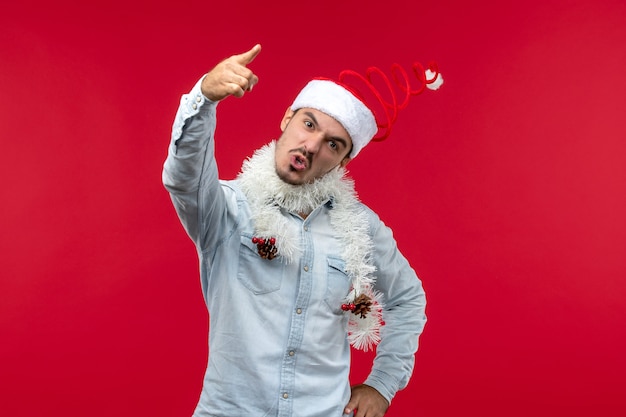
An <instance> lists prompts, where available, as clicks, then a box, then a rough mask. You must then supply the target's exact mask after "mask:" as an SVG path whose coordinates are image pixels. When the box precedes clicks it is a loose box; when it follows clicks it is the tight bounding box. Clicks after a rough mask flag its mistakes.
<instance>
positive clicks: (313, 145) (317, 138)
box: [304, 135, 324, 154]
mask: <svg viewBox="0 0 626 417" xmlns="http://www.w3.org/2000/svg"><path fill="white" fill-rule="evenodd" d="M323 141H324V137H323V135H311V136H310V137H308V138H307V140H306V142H305V143H304V149H306V151H307V152H308V153H311V154H316V153H317V152H319V150H320V147H321V146H322V143H323Z"/></svg>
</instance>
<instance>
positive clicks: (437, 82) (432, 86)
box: [424, 69, 443, 90]
mask: <svg viewBox="0 0 626 417" xmlns="http://www.w3.org/2000/svg"><path fill="white" fill-rule="evenodd" d="M424 74H426V78H427V79H429V80H430V79H432V78H433V77H434V76H435V73H434V72H432V71H431V70H429V69H427V70H426V71H425V72H424ZM441 84H443V77H442V76H441V73H439V74H437V78H435V81H433V82H432V83H430V84H426V87H428V88H429V89H431V90H437V89H438V88H439V87H441Z"/></svg>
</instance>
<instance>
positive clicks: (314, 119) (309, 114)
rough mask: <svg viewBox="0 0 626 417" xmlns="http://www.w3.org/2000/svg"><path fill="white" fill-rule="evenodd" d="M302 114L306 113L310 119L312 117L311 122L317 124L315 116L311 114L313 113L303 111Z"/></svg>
mask: <svg viewBox="0 0 626 417" xmlns="http://www.w3.org/2000/svg"><path fill="white" fill-rule="evenodd" d="M304 114H306V115H307V116H309V117H310V118H311V119H313V123H315V124H316V125H319V123H317V119H316V118H315V116H313V113H311V112H310V111H305V112H304Z"/></svg>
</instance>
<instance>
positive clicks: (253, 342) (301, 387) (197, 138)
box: [163, 82, 426, 417]
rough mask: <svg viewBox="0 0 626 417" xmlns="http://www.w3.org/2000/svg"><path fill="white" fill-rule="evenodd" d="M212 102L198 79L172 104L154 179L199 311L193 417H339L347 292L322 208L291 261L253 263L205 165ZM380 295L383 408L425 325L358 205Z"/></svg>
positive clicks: (405, 280)
mask: <svg viewBox="0 0 626 417" xmlns="http://www.w3.org/2000/svg"><path fill="white" fill-rule="evenodd" d="M216 107H217V104H216V103H213V102H211V101H210V100H208V99H206V98H205V97H204V96H203V95H202V93H201V90H200V82H198V84H196V86H195V87H194V88H193V90H192V91H191V92H190V93H189V94H186V95H184V96H183V97H182V99H181V105H180V107H179V109H178V112H177V115H176V119H175V122H174V126H173V132H172V142H171V144H170V147H169V154H168V158H167V160H166V162H165V166H164V170H163V182H164V184H165V187H166V188H167V190H168V191H169V192H170V194H171V197H172V201H173V202H174V206H175V208H176V211H177V213H178V215H179V217H180V220H181V222H182V224H183V226H184V227H185V229H186V231H187V233H188V234H189V236H190V237H191V239H192V240H193V241H194V243H195V245H196V247H197V250H198V256H199V258H200V276H201V281H202V290H203V293H204V298H205V301H206V305H207V308H208V311H209V322H210V327H209V361H208V366H207V370H206V374H205V378H204V384H203V388H202V393H201V397H200V400H199V403H198V406H197V408H196V411H195V413H194V416H198V417H199V416H212V417H217V416H219V417H242V416H250V417H257V416H258V417H262V416H276V417H278V416H280V417H287V416H292V417H297V416H301V417H340V416H342V415H343V409H344V407H345V405H346V404H347V403H348V401H349V399H350V386H349V381H348V374H349V369H350V346H349V343H348V340H347V337H346V336H347V334H346V325H347V315H346V313H344V312H343V311H342V310H341V307H340V306H341V304H342V300H343V299H344V297H345V296H346V294H347V293H348V291H349V288H350V280H349V278H348V276H347V275H346V274H345V272H344V262H343V260H342V259H341V257H340V256H339V254H340V253H341V248H340V242H339V239H338V238H337V236H335V233H334V231H333V228H332V227H331V225H330V220H329V212H330V210H332V209H333V208H332V201H328V202H326V203H325V204H322V205H320V207H318V208H317V209H315V210H314V211H313V212H312V213H311V214H310V215H309V216H308V217H307V218H306V219H302V218H301V217H300V216H298V215H297V214H295V213H289V212H283V215H284V216H286V217H287V218H288V219H289V221H290V222H293V223H294V224H296V225H297V227H298V229H299V230H300V239H301V245H302V248H303V250H302V253H301V256H300V257H299V259H297V260H296V261H295V262H292V263H291V264H286V263H283V262H279V261H276V260H274V261H268V260H265V259H262V258H261V257H260V256H259V254H258V253H257V248H256V245H254V244H253V243H252V241H251V238H252V236H253V232H254V228H253V224H252V220H251V215H250V207H249V205H248V203H247V201H246V197H245V195H244V194H243V193H242V192H241V190H240V189H239V187H238V184H237V181H236V180H234V181H220V180H219V179H218V171H217V165H216V162H215V158H214V142H213V134H214V132H215V123H216V118H215V114H216ZM367 211H368V213H369V217H370V233H371V236H372V241H373V244H374V254H373V255H374V256H373V258H374V261H375V266H376V268H377V272H376V279H377V280H376V289H377V290H378V291H380V292H381V293H382V294H384V300H383V301H384V306H385V307H384V311H383V319H384V322H385V325H384V326H383V328H382V330H381V338H382V340H381V342H380V344H379V345H378V348H377V351H376V352H377V353H376V358H375V361H374V364H373V367H372V370H371V373H370V375H369V377H368V378H367V380H366V381H365V382H364V383H365V384H367V385H370V386H372V387H374V388H376V389H377V390H378V391H379V392H380V393H381V394H382V395H383V396H384V397H385V398H386V399H387V400H388V401H390V402H391V399H392V398H393V396H394V395H395V394H396V392H397V391H398V390H400V389H402V388H404V387H405V386H406V384H407V383H408V381H409V378H410V376H411V373H412V371H413V365H414V355H415V352H416V350H417V346H418V337H419V335H420V333H421V331H422V329H423V327H424V324H425V322H426V317H425V314H424V309H425V304H426V300H425V296H424V291H423V289H422V285H421V282H420V281H419V279H418V278H417V276H416V274H415V272H414V271H413V269H411V267H410V266H409V264H408V262H407V261H406V259H405V258H404V257H403V256H402V255H401V254H400V252H399V251H398V249H397V247H396V243H395V241H394V239H393V236H392V233H391V230H390V229H389V228H388V227H386V226H385V225H384V224H383V223H382V221H381V220H380V219H379V218H378V216H377V215H376V214H375V213H373V212H372V211H371V210H369V209H367Z"/></svg>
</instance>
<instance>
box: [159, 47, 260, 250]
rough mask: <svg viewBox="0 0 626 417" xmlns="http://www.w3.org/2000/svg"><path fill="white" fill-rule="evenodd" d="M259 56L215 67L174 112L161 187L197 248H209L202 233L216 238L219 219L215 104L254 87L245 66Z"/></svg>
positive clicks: (221, 210)
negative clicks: (170, 198) (167, 193)
mask: <svg viewBox="0 0 626 417" xmlns="http://www.w3.org/2000/svg"><path fill="white" fill-rule="evenodd" d="M260 51H261V46H260V45H255V46H254V47H253V48H252V49H250V50H249V51H247V52H244V53H242V54H239V55H233V56H231V57H229V58H227V59H225V60H224V61H222V62H220V63H219V64H217V65H216V66H215V67H214V68H213V69H212V70H211V71H210V72H209V73H208V74H206V75H205V76H203V77H202V79H201V80H200V81H199V82H198V83H197V84H196V85H195V86H194V88H193V89H192V90H191V92H190V93H189V94H185V95H183V97H182V99H181V102H180V107H179V108H178V111H177V113H176V118H175V120H174V125H173V128H172V138H171V142H170V146H169V150H168V156H167V159H166V161H165V165H164V167H163V184H164V185H165V188H167V190H168V191H169V192H170V195H171V197H172V201H173V203H174V207H175V208H176V211H177V213H178V215H179V217H180V220H181V222H182V224H183V226H184V227H185V230H186V231H187V233H188V234H189V236H190V237H191V239H192V240H193V241H194V242H195V243H196V244H197V245H199V246H205V245H206V244H210V242H209V241H208V240H207V239H208V238H209V237H210V236H209V235H208V234H209V233H212V234H213V235H215V233H218V230H217V229H216V227H213V226H215V225H219V224H220V220H221V218H222V217H223V216H224V215H225V207H226V202H225V200H224V195H223V192H222V190H221V187H220V183H219V179H218V172H217V164H216V162H215V154H214V141H213V139H214V138H213V135H214V132H215V125H216V117H215V112H216V107H217V103H218V102H219V101H220V100H223V99H225V98H226V97H228V96H230V95H233V96H236V97H242V96H243V95H244V94H245V92H246V91H250V90H251V89H252V87H253V86H254V85H255V84H256V83H257V82H258V78H257V76H256V75H255V74H254V73H253V72H252V71H251V70H250V69H248V68H247V65H248V64H249V63H250V62H252V60H254V58H255V57H256V56H257V55H258V54H259V52H260Z"/></svg>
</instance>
